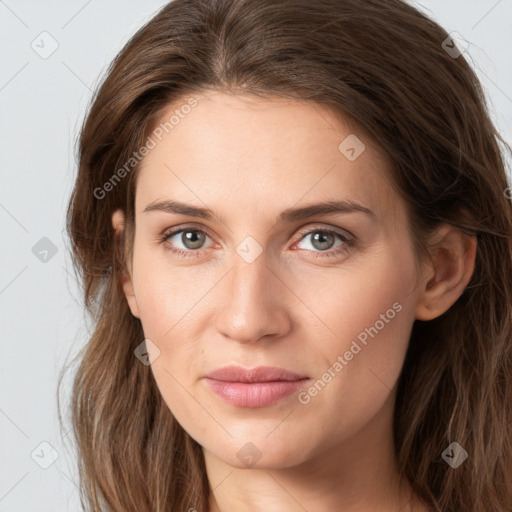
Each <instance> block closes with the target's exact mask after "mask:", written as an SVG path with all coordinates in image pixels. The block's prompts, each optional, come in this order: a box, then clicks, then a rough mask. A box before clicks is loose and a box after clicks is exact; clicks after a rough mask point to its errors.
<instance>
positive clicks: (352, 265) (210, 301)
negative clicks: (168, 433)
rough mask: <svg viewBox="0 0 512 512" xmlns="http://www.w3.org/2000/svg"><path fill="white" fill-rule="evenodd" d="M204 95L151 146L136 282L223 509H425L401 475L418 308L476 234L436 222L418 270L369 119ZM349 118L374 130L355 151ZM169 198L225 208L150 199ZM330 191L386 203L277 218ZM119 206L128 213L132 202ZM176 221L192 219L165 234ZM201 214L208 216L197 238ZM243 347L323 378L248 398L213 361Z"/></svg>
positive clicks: (150, 334)
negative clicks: (224, 389)
mask: <svg viewBox="0 0 512 512" xmlns="http://www.w3.org/2000/svg"><path fill="white" fill-rule="evenodd" d="M195 97H196V99H197V100H198V104H197V106H196V107H195V108H193V109H192V110H191V112H190V113H189V114H187V115H186V116H184V118H183V119H181V120H180V122H179V124H177V125H176V126H175V127H174V129H173V130H172V131H170V132H169V133H168V134H167V135H165V136H164V137H163V139H162V141H161V142H159V143H158V144H157V146H156V147H155V148H154V149H152V150H151V151H150V153H149V154H148V155H147V156H146V157H145V158H144V160H143V163H142V169H141V174H140V176H139V179H138V183H137V191H136V198H135V211H136V232H135V241H134V254H133V260H132V261H130V263H129V269H128V270H129V272H128V273H126V274H125V275H124V278H123V288H124V291H125V295H126V298H127V301H128V304H129V306H130V309H131V311H132V314H133V315H134V316H136V317H137V318H140V320H141V322H142V326H143V329H144V334H145V338H149V339H150V340H151V341H152V342H153V343H154V345H153V346H156V347H158V350H159V354H158V353H157V351H156V350H154V349H151V347H148V350H150V352H152V354H153V356H155V357H156V356H158V357H156V359H155V360H154V362H153V363H152V364H151V369H152V371H153V374H154V377H155V380H156V382H157V385H158V387H159V390H160V392H161V393H162V396H163V398H164V400H165V401H166V403H167V404H168V406H169V408H170V410H171V411H172V413H173V414H174V416H175V417H176V419H177V420H178V421H179V423H180V424H181V425H182V426H183V428H184V429H185V430H186V431H187V432H188V433H189V434H190V436H191V437H193V438H194V439H195V440H196V441H197V442H198V443H199V444H200V445H201V446H202V447H203V452H204V455H205V461H206V467H207V476H208V480H209V482H210V485H211V488H212V492H211V496H210V512H230V511H232V510H236V511H237V512H260V511H261V512H277V511H279V512H283V511H285V512H295V511H297V512H298V511H304V510H307V511H313V510H314V511H315V512H327V511H329V512H331V511H332V510H343V511H344V512H356V511H357V512H370V511H371V512H397V511H399V510H402V511H404V512H405V511H406V510H414V511H415V512H422V511H426V510H427V509H426V508H425V507H424V506H423V505H422V504H421V503H420V502H419V500H417V498H416V497H415V496H414V495H413V494H412V492H411V489H410V487H409V485H408V484H407V482H402V485H400V486H399V484H398V476H399V475H398V472H397V465H396V460H395V457H394V451H393V441H392V414H393V407H394V402H395V389H396V382H397V379H398V377H399V374H400V370H401V368H402V365H403V361H404V357H405V353H406V349H407V346H408V342H409V337H410V333H411V329H412V326H413V323H414V321H415V320H416V319H420V320H430V319H432V318H435V317H437V316H439V315H441V314H442V313H443V312H445V311H446V310H447V309H448V308H450V306H451V305H452V304H453V303H454V302H455V301H456V300H457V299H458V298H459V297H460V295H461V294H462V292H463V291H464V288H465V286H466V285H467V283H468V282H469V280H470V278H471V274H472V272H473V269H474V258H475V251H476V240H475V239H474V238H469V237H466V236H465V235H464V234H463V233H461V232H459V231H457V230H456V229H454V228H451V227H450V226H447V225H443V226H440V230H439V231H438V232H437V233H436V235H435V236H434V238H433V240H432V241H433V242H436V243H437V245H436V248H435V250H434V249H432V251H431V259H427V260H425V261H424V263H423V266H422V267H421V269H417V268H416V266H415V264H414V259H413V248H412V244H411V241H410V237H409V235H408V233H407V216H406V210H405V205H404V204H403V202H402V201H401V199H400V198H399V197H398V196H397V194H396V192H394V190H393V189H392V188H391V187H390V185H389V182H388V179H389V178H388V167H387V166H388V162H387V160H386V158H385V157H384V156H383V155H382V154H381V153H379V152H378V150H377V149H376V147H374V145H373V144H372V142H371V140H370V139H369V138H368V137H367V136H366V135H365V134H364V133H362V132H360V131H357V130H355V129H354V128H349V126H348V125H346V124H345V123H341V121H340V120H338V119H336V118H335V117H334V116H333V115H332V113H331V112H329V111H328V110H326V109H324V108H322V107H320V106H318V105H315V104H312V103H304V102H298V101H290V100H288V101H284V100H280V99H275V100H272V101H270V100H268V101H267V100H262V99H256V98H251V99H248V98H247V97H244V98H242V97H240V96H228V95H225V94H222V93H220V92H209V93H208V94H205V95H201V96H199V95H197V96H195ZM184 103H185V100H183V101H182V102H181V103H180V102H176V103H175V104H173V105H172V106H170V107H169V115H166V116H164V117H165V119H168V118H169V116H170V115H171V113H172V112H173V111H174V110H175V109H176V108H177V107H179V105H180V104H184ZM350 134H355V135H356V136H357V137H358V139H359V140H360V141H362V142H363V143H364V145H365V149H364V151H362V153H361V154H360V155H359V156H358V157H357V158H356V159H354V160H350V159H349V158H347V156H346V155H347V153H343V152H342V151H340V149H339V148H338V146H339V145H340V143H341V142H342V141H343V140H344V139H345V138H346V137H347V136H349V135H350ZM350 156H353V155H352V154H350ZM171 199H173V200H177V201H180V202H183V203H187V204H190V205H194V206H198V207H202V208H210V209H211V210H213V212H214V213H215V214H217V215H218V216H219V217H220V219H216V218H212V219H204V218H201V217H197V216H187V215H185V214H183V213H179V214H178V213H170V212H164V211H159V210H152V211H144V210H145V209H146V207H147V206H148V205H150V204H154V203H156V202H160V201H164V200H171ZM328 200H329V201H342V200H344V201H352V202H355V203H358V204H360V205H362V206H364V207H365V208H368V209H370V210H371V211H372V212H373V214H374V215H370V214H367V213H364V212H349V213H347V212H345V213H331V214H325V213H323V214H315V215H311V216H308V217H304V218H301V219H295V220H292V221H291V222H288V221H278V220H277V218H278V216H279V214H281V212H283V211H284V210H286V209H288V208H299V207H303V206H306V205H310V204H313V203H318V202H323V201H328ZM112 222H113V225H114V227H115V229H116V230H118V231H119V230H122V229H123V225H124V217H123V212H122V211H121V210H118V211H116V212H115V213H114V214H113V216H112ZM171 228H176V229H177V228H185V233H183V232H182V233H178V234H175V235H173V236H172V237H171V238H169V239H168V240H166V241H165V242H162V237H163V235H164V234H166V233H168V232H169V231H171ZM189 230H200V233H199V234H198V233H197V232H196V236H195V238H194V237H189V238H188V239H187V238H186V237H185V236H184V235H186V234H187V232H188V231H189ZM325 230H334V231H335V232H336V233H338V234H339V235H341V236H344V237H345V238H344V239H343V238H339V237H338V236H337V235H336V233H335V234H333V235H331V236H329V235H326V234H325ZM318 232H320V235H321V234H322V233H324V238H323V239H318V236H317V237H316V239H317V240H315V234H316V233H318ZM201 233H203V234H202V235H201ZM192 234H193V233H192ZM201 236H202V237H203V243H202V244H201V239H200V237H201ZM247 237H252V238H251V239H249V241H248V239H247ZM325 237H327V238H325ZM347 238H351V239H352V240H353V244H349V243H347V242H346V239H347ZM192 244H195V245H192ZM326 246H327V247H326ZM171 247H172V248H175V249H181V250H182V251H185V253H186V254H188V255H189V256H179V255H177V254H175V253H172V252H171V251H170V250H169V248H171ZM240 247H241V248H243V251H240V252H237V248H240ZM328 252H331V254H330V255H326V254H327V253H328ZM247 254H248V255H250V256H255V258H254V259H253V260H252V261H251V259H250V258H247V257H246V258H244V257H242V256H241V255H247ZM315 255H316V256H319V257H317V258H315ZM194 256H197V257H194ZM372 327H373V329H374V331H372V330H371V328H372ZM366 329H368V330H369V331H370V332H372V333H373V336H370V335H368V331H366ZM375 332H376V333H375ZM364 333H367V340H366V344H363V343H362V342H360V340H361V338H364ZM358 335H359V338H358ZM354 341H355V342H357V344H358V346H359V348H360V350H359V351H357V349H355V348H354V345H353V342H354ZM351 347H352V349H353V351H352V354H353V355H352V356H350V354H348V355H347V351H348V352H350V351H351ZM356 351H357V352H356ZM354 352H356V353H354ZM339 356H341V357H342V359H343V361H344V362H343V363H342V364H341V363H340V364H339V366H341V369H339V370H337V369H336V368H335V366H336V365H335V362H336V361H339V359H338V358H339ZM232 364H233V365H240V366H243V367H245V368H253V367H256V366H277V367H280V368H285V369H287V370H290V371H293V372H296V373H300V374H301V375H305V376H307V377H309V378H310V380H309V381H308V382H307V385H305V387H304V388H303V389H302V394H301V395H300V397H299V394H298V393H293V394H291V395H288V396H286V397H284V398H282V399H280V400H278V401H277V402H276V403H274V404H272V405H269V406H265V407H255V408H248V407H240V406H236V405H233V404H232V403H228V402H226V401H225V400H223V399H222V398H221V397H220V396H218V395H217V394H215V393H213V392H212V391H211V389H210V388H209V386H208V385H207V384H206V381H205V378H204V377H205V376H206V374H207V373H208V372H210V371H212V370H214V369H216V368H220V367H223V366H226V365H232ZM339 366H337V367H338V368H339ZM329 369H330V372H329ZM326 373H328V374H329V375H330V377H331V378H330V379H329V378H328V377H325V375H326ZM319 379H320V380H322V383H323V384H322V385H321V386H320V385H318V380H319ZM315 383H316V384H317V388H315ZM315 389H316V392H315ZM299 398H301V399H299ZM244 454H245V456H244ZM247 454H249V457H247ZM196 505H197V504H196ZM190 508H191V509H193V508H194V503H190Z"/></svg>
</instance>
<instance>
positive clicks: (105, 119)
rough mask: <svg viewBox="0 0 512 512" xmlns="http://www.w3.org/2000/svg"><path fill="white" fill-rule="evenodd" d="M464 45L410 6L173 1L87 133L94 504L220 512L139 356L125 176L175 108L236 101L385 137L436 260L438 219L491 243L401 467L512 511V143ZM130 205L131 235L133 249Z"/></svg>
mask: <svg viewBox="0 0 512 512" xmlns="http://www.w3.org/2000/svg"><path fill="white" fill-rule="evenodd" d="M448 38H449V34H448V33H447V32H446V31H445V30H444V29H443V28H441V27H440V26H439V25H438V24H437V23H435V22H434V21H433V20H432V19H430V18H429V17H428V16H426V15H425V14H423V13H421V12H420V11H418V10H417V9H415V8H414V7H412V6H411V5H409V4H407V3H405V2H403V1H401V0H366V1H364V2H361V1H359V0H315V2H311V1H309V0H174V1H172V2H171V3H169V4H167V5H166V6H164V7H163V8H162V9H161V10H160V11H159V12H158V13H156V15H155V16H154V17H153V18H152V19H151V20H150V21H149V22H147V23H146V24H145V25H144V26H143V27H142V28H140V30H138V32H137V33H136V34H135V35H133V37H131V39H130V40H129V41H128V42H127V44H126V45H125V46H124V48H123V49H122V51H121V52H120V53H119V54H118V55H117V56H116V57H115V59H114V60H113V62H112V63H111V65H110V67H109V68H108V70H107V72H106V76H105V77H104V78H103V79H102V82H101V84H100V85H99V86H98V88H97V90H96V92H95V94H94V96H93V98H92V99H91V103H90V105H89V106H88V112H87V115H86V117H85V119H84V122H83V125H82V127H81V132H80V136H79V141H77V142H78V158H77V160H78V170H77V176H76V180H75V183H74V189H73V191H72V194H71V197H70V199H69V204H68V210H67V219H66V220H67V234H68V236H69V239H70V241H71V251H70V252H71V253H72V259H73V265H74V269H75V272H76V273H77V275H78V277H79V280H80V283H81V287H82V288H81V292H82V294H83V300H84V307H85V308H86V310H87V311H88V313H89V314H90V315H91V318H92V320H93V329H92V333H91V334H90V335H89V336H88V342H87V343H86V344H85V345H84V347H83V348H82V349H81V351H80V352H79V353H78V354H77V355H76V356H75V360H76V361H78V363H79V366H78V369H77V371H76V374H75V375H74V380H73V386H72V393H71V398H70V404H69V409H70V411H71V419H72V431H73V434H74V436H73V439H74V440H75V441H76V448H77V452H78V468H79V476H80V500H81V503H82V505H83V506H87V507H88V508H90V509H91V510H93V511H94V512H97V511H100V510H106V509H107V508H108V509H109V510H112V511H116V512H121V511H137V512H150V511H151V512H164V511H165V512H169V511H178V510H180V511H185V510H189V508H190V507H191V505H192V504H193V506H194V507H195V508H196V509H197V510H198V512H207V511H208V497H209V493H210V489H209V484H208V479H207V475H206V469H205V463H204V458H203V454H202V451H201V447H200V445H199V444H198V443H197V442H196V441H195V440H193V439H192V438H191V437H190V436H189V435H188V434H187V432H186V431H184V429H183V428H182V427H181V426H180V425H179V424H178V422H177V421H176V419H175V418H174V417H173V415H172V413H171V412H170V410H169V408H168V406H167V405H166V404H165V402H164V400H163V398H162V397H161V395H160V392H159V390H158V388H157V386H156V383H155V380H154V377H153V375H152V372H151V369H150V367H149V366H145V365H143V364H140V362H139V361H138V360H137V358H136V357H134V349H135V348H136V347H137V346H138V345H139V344H140V343H141V342H142V340H143V339H144V333H143V330H142V326H141V322H140V320H139V319H138V318H135V317H134V316H132V314H131V312H130V309H129V307H128V304H127V301H126V299H125V296H124V293H123V290H122V288H121V285H120V279H119V278H120V275H121V272H122V270H123V269H125V268H126V264H127V261H128V258H130V257H131V254H132V249H133V234H134V230H135V218H134V198H135V189H136V177H137V171H138V169H139V164H138V162H135V163H133V162H132V164H133V165H132V166H131V167H128V168H127V167H126V166H125V167H124V169H125V172H124V173H120V172H118V173H117V174H115V173H114V171H115V170H116V169H121V168H122V166H123V165H125V164H126V162H129V161H130V159H133V154H134V151H137V150H138V148H141V147H142V146H143V145H144V143H145V141H146V140H147V137H148V134H150V133H151V131H152V129H153V128H154V127H155V125H156V122H157V121H158V120H159V119H160V117H161V115H162V113H163V112H164V110H165V109H166V108H168V106H169V104H171V103H173V102H176V101H178V99H182V98H187V97H191V96H192V95H193V94H200V93H201V92H202V91H207V90H218V91H222V92H226V93H228V94H243V95H255V96H259V97H262V98H266V97H283V98H293V99H297V100H301V101H303V100H305V101H311V102H316V103H318V104H319V105H322V106H326V107H328V108H329V109H330V110H331V111H332V112H334V113H335V114H339V115H340V116H341V117H342V118H343V119H345V120H349V121H350V122H351V123H354V125H355V126H358V127H360V128H361V129H362V130H364V131H365V132H366V133H368V134H370V135H371V137H372V138H373V140H374V141H375V143H376V144H377V145H378V147H380V148H381V149H382V150H383V151H384V152H385V153H386V154H387V155H388V156H389V159H390V162H391V163H392V168H391V170H390V173H391V176H390V179H391V181H392V184H393V187H394V189H395V190H396V191H397V192H398V194H399V195H400V197H401V198H402V199H403V200H404V203H405V204H406V206H407V211H408V228H409V231H410V235H411V238H412V240H413V242H414V247H415V255H416V256H417V258H418V261H419V260H420V259H421V258H423V257H425V255H426V254H427V251H428V244H427V241H428V236H429V234H431V233H432V232H433V231H434V230H435V228H436V226H437V225H438V224H439V223H449V224H451V225H453V226H456V227H457V228H459V229H461V230H463V231H464V232H465V233H467V234H472V235H476V236H477V241H478V244H477V254H476V261H475V269H474V273H473V275H472V278H471V281H470V282H469V284H468V286H467V288H466V289H465V290H464V292H463V294H462V295H461V296H460V298H459V299H458V300H457V301H456V302H455V303H454V304H453V306H452V307H451V308H450V309H449V310H448V311H446V312H445V313H444V314H442V315H441V316H439V317H437V318H435V319H433V320H431V321H419V320H416V321H415V323H414V326H413V330H412V334H411V338H410V342H409V348H408V351H407V354H406V358H405V361H404V365H403V369H402V372H401V374H400V377H399V381H398V388H397V398H396V405H395V414H394V424H393V429H394V441H395V451H396V456H397V460H398V464H399V470H400V473H401V475H403V476H404V477H405V478H407V479H408V480H409V481H410V483H411V485H412V487H413V489H414V491H415V492H416V493H417V494H418V496H420V497H421V499H423V500H424V501H425V503H426V504H428V506H429V508H430V509H431V510H435V511H441V510H443V511H457V512H464V511H468V512H469V511H471V512H488V511H489V510H492V511H493V512H510V511H511V510H512V434H511V428H512V427H511V425H512V350H511V349H512V318H511V311H512V294H511V283H512V205H511V202H510V200H509V198H507V195H508V196H510V193H509V194H507V191H508V192H510V190H511V189H510V188H508V187H509V183H508V181H507V174H506V170H505V159H504V151H503V150H502V149H501V148H500V144H502V145H503V149H505V148H506V149H507V150H508V151H510V147H509V146H508V145H507V144H506V142H505V141H504V140H503V138H502V137H501V136H500V135H499V133H498V132H497V130H496V128H495V126H494V125H493V123H492V121H491V119H490V115H489V109H488V106H487V100H486V98H485V95H484V92H483V89H482V86H481V84H480V82H479V80H478V78H477V76H476V74H475V72H474V71H473V69H472V67H471V66H470V64H469V63H468V61H467V59H466V56H465V55H466V54H464V53H463V54H461V55H458V56H457V55H456V54H454V53H453V52H448V51H446V50H447V44H446V42H447V41H448V42H449V44H448V46H449V47H453V44H452V43H451V42H450V41H451V40H450V39H448ZM120 174H122V176H120ZM114 175H115V176H116V177H115V176H114ZM118 208H121V209H123V211H124V212H125V218H126V225H125V230H124V232H123V233H122V235H121V236H119V237H116V236H115V232H114V229H113V227H112V222H111V216H112V213H113V212H114V211H115V210H116V209H118ZM59 387H60V382H59ZM59 416H60V417H61V421H62V416H61V413H60V405H59ZM453 441H456V442H458V443H459V444H460V445H461V446H462V447H463V448H464V449H465V450H466V451H467V452H468V454H469V457H468V458H467V460H466V461H465V462H464V463H463V464H462V465H460V466H459V467H458V468H457V469H453V468H451V467H450V466H449V465H448V464H446V463H445V462H444V461H443V459H442V458H441V454H442V452H443V450H444V449H445V448H446V447H447V446H448V445H449V444H450V443H452V442H453Z"/></svg>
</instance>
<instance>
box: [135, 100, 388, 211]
mask: <svg viewBox="0 0 512 512" xmlns="http://www.w3.org/2000/svg"><path fill="white" fill-rule="evenodd" d="M193 97H194V99H195V100H196V103H195V106H194V107H191V108H182V107H183V106H184V105H188V104H189V103H190V102H189V103H187V100H188V98H189V97H186V96H185V97H183V98H181V99H180V100H177V101H174V102H173V103H172V104H170V105H169V106H168V108H167V109H166V111H165V112H164V113H163V115H162V116H161V118H160V120H159V123H157V124H156V130H158V127H160V130H159V131H158V132H155V129H154V130H153V134H152V135H151V137H152V139H153V140H154V141H155V143H156V144H155V147H153V149H151V150H150V151H149V153H148V154H147V156H145V157H144V159H143V160H142V162H141V167H140V169H139V176H138V179H137V193H136V211H137V212H141V211H142V210H143V209H144V207H145V206H146V205H147V204H149V203H150V202H152V201H155V200H158V199H165V198H167V197H170V198H174V199H179V200H181V201H184V202H185V201H189V202H191V203H193V204H196V205H198V206H204V205H205V204H206V205H208V207H210V208H211V209H214V210H219V211H227V210H232V212H233V213H234V214H235V215H236V214H237V212H240V211H244V210H246V209H248V208H250V209H251V211H252V212H256V211H258V212H261V213H262V215H263V213H264V212H268V213H269V214H272V215H273V216H274V217H275V216H276V215H277V214H279V213H280V212H281V210H283V209H285V208H287V207H290V206H292V205H295V204H297V203H304V204H305V203H311V202H314V201H317V200H339V199H350V200H352V201H356V202H359V203H361V204H363V205H365V206H367V207H369V208H370V209H372V210H373V211H374V212H375V213H383V212H384V211H386V210H389V209H391V210H394V208H395V206H396V196H395V194H396V193H395V192H394V191H393V190H392V188H391V187H390V185H389V181H388V180H389V172H388V171H389V170H388V166H389V161H388V160H387V158H386V156H385V155H384V154H383V153H382V152H381V151H379V149H378V148H377V147H376V145H374V143H373V141H372V140H370V138H369V137H367V136H366V135H365V134H364V133H362V132H361V131H360V130H358V129H357V128H354V127H353V125H352V124H351V123H347V122H343V120H342V119H341V118H340V117H339V116H337V115H335V114H334V113H333V112H331V111H330V110H329V109H327V108H325V107H323V106H321V105H318V104H316V103H313V102H311V101H299V100H290V99H282V98H275V99H274V98H273V99H261V98H256V97H253V96H251V97H248V96H232V95H227V94H223V93H220V92H209V93H206V94H201V95H194V96H193ZM166 123H167V124H166ZM165 128H166V129H165ZM155 133H157V134H158V136H156V135H155ZM347 150H348V152H347ZM352 150H353V151H352ZM354 155H355V156H356V158H355V159H354ZM226 215H227V214H226Z"/></svg>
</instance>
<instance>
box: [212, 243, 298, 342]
mask: <svg viewBox="0 0 512 512" xmlns="http://www.w3.org/2000/svg"><path fill="white" fill-rule="evenodd" d="M248 244H249V245H246V246H244V243H242V244H240V246H241V248H242V251H239V249H240V247H239V248H237V254H234V255H233V266H232V269H231V272H230V273H229V275H228V276H226V277H227V278H226V280H225V284H224V286H225V289H224V290H223V299H222V302H221V304H220V305H219V314H218V325H217V327H218V329H219V331H220V332H222V333H223V334H225V335H227V336H229V337H230V338H233V339H235V340H238V341H241V342H250V341H257V340H258V339H259V338H261V337H262V336H265V335H271V334H278V333H282V331H283V329H286V328H287V325H288V320H287V315H286V308H285V297H284V296H283V290H282V289H281V290H280V289H279V288H282V287H283V284H282V283H280V280H279V279H278V278H277V276H276V275H275V274H274V272H275V271H274V269H271V268H270V267H269V266H268V259H267V257H266V254H265V252H264V251H261V250H260V254H259V255H257V256H256V257H255V258H254V259H252V258H253V257H254V253H253V254H252V255H251V251H253V250H254V249H255V246H251V245H250V242H248ZM244 249H248V250H247V251H246V252H244ZM240 254H241V255H240ZM248 255H251V257H248Z"/></svg>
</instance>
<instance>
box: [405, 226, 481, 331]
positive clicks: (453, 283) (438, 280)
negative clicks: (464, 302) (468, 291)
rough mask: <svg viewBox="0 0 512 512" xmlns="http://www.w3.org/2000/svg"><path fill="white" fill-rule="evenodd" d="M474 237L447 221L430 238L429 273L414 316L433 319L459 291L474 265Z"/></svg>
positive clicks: (446, 307) (458, 294)
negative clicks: (446, 223)
mask: <svg viewBox="0 0 512 512" xmlns="http://www.w3.org/2000/svg"><path fill="white" fill-rule="evenodd" d="M476 247H477V239H476V236H474V235H472V236H470V235H467V234H465V233H463V232H462V231H460V230H459V229H457V228H454V227H453V226H450V225H443V227H442V228H440V229H439V230H438V231H437V232H436V233H435V235H434V236H433V237H432V238H431V247H430V261H431V264H430V265H429V267H428V277H427V278H426V279H425V280H424V283H425V286H424V290H423V292H422V293H421V294H420V296H419V297H418V303H417V305H416V316H415V317H416V319H418V320H425V321H427V320H432V319H434V318H436V317H438V316H440V315H442V314H443V313H444V312H446V311H447V310H448V309H449V308H450V307H451V306H452V305H453V304H454V303H455V302H456V301H457V299H458V298H459V297H460V296H461V295H462V293H463V292H464V290H465V288H466V286H467V284H468V283H469V281H470V280H471V276H472V275H473V271H474V268H475V258H476Z"/></svg>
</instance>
